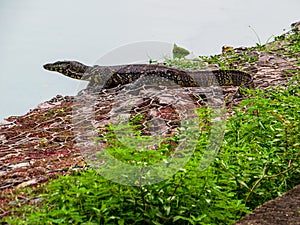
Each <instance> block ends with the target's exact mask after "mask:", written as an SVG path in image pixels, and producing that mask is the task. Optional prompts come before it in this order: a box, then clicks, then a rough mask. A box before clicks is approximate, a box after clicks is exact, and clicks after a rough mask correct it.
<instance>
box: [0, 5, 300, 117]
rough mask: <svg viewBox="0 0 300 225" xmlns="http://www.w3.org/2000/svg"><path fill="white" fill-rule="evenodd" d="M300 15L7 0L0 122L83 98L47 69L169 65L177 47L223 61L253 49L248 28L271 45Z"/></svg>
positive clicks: (271, 9) (254, 9)
mask: <svg viewBox="0 0 300 225" xmlns="http://www.w3.org/2000/svg"><path fill="white" fill-rule="evenodd" d="M299 9H300V1H299V0H289V1H282V0H251V1H241V0H210V1H204V0H203V1H202V0H186V1H177V0H126V1H121V0H118V1H117V0H110V1H104V0H87V1H80V0H63V1H62V0H51V1H38V0H26V1H19V0H1V2H0V29H1V35H0V68H1V69H0V81H1V82H0V89H1V95H0V102H1V110H0V120H2V119H3V118H6V117H8V116H10V115H22V114H24V113H26V112H28V111H29V109H31V108H33V107H35V106H36V105H37V104H38V103H41V102H43V101H45V100H49V99H51V98H52V97H53V96H55V95H57V94H62V95H75V94H76V93H77V91H78V90H79V87H80V86H82V84H81V85H80V83H81V81H76V80H72V79H70V78H67V77H64V76H61V75H59V74H57V73H50V72H47V71H45V70H43V68H42V65H43V64H44V63H46V62H52V61H56V60H64V59H72V60H78V61H81V62H83V63H86V64H94V63H95V62H99V63H103V64H117V63H120V62H125V63H130V62H141V61H142V60H149V59H150V58H151V59H156V58H159V57H164V56H165V55H167V54H168V53H169V52H168V51H169V50H170V49H169V48H168V46H171V45H172V43H174V42H175V43H177V44H178V45H180V46H183V47H185V48H187V49H189V50H191V51H193V53H194V55H210V54H217V53H220V51H221V47H222V46H223V45H232V46H235V47H238V46H251V45H255V43H256V42H258V39H257V37H256V35H255V33H254V32H253V30H252V29H250V28H249V26H251V27H252V28H253V29H254V30H255V31H256V33H257V34H258V36H259V38H260V41H261V42H262V43H265V42H266V41H267V40H268V39H269V38H270V37H272V35H278V34H281V33H282V32H283V29H289V25H290V24H291V23H292V22H295V21H297V20H300V17H299ZM145 41H147V42H146V43H147V44H146V46H147V47H148V48H146V49H145V48H143V47H145V45H143V44H142V45H140V43H145ZM132 43H135V44H132ZM166 43H169V44H166ZM128 44H129V47H131V48H126V46H127V45H128ZM120 46H123V48H121V50H120V51H119V50H116V49H118V47H120ZM113 49H114V51H113V53H114V54H112V53H111V54H107V53H109V52H111V50H113ZM126 49H127V50H126ZM151 49H152V50H151ZM153 49H154V50H153ZM124 50H125V51H124ZM157 50H159V51H157ZM115 53H117V54H115ZM119 53H120V54H119ZM103 56H105V57H103Z"/></svg>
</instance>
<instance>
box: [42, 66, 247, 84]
mask: <svg viewBox="0 0 300 225" xmlns="http://www.w3.org/2000/svg"><path fill="white" fill-rule="evenodd" d="M44 68H45V69H47V70H50V71H56V72H59V73H62V74H64V75H66V76H69V77H72V78H75V79H81V80H89V81H90V84H89V86H95V85H100V86H102V87H103V88H113V87H116V86H118V85H124V84H128V83H132V82H134V81H136V80H138V79H139V78H142V77H145V78H146V79H147V77H149V79H150V77H151V79H155V78H165V79H167V80H170V81H172V82H174V83H175V84H177V85H180V86H183V87H198V86H211V85H220V86H230V85H233V86H241V87H246V88H253V81H252V77H251V75H249V74H247V73H245V72H241V71H236V70H213V71H193V72H189V71H186V70H183V69H179V68H173V67H167V66H161V65H154V64H132V65H124V66H98V65H96V66H93V67H90V66H86V65H84V64H82V63H79V62H76V61H58V62H55V63H51V64H46V65H44ZM159 80H160V79H157V80H156V81H157V84H160V83H159Z"/></svg>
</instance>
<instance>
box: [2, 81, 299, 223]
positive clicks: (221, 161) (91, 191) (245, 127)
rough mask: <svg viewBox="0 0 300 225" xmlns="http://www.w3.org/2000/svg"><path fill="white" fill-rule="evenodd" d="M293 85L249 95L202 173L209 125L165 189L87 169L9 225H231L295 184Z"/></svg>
mask: <svg viewBox="0 0 300 225" xmlns="http://www.w3.org/2000/svg"><path fill="white" fill-rule="evenodd" d="M296 82H299V76H298V78H297V79H296V78H295V79H294V82H291V84H290V85H289V87H288V88H279V87H278V88H277V89H276V90H273V91H260V90H256V91H253V90H252V91H248V94H249V95H250V96H251V97H250V96H249V98H248V99H246V100H244V101H243V102H242V103H241V105H240V106H239V107H237V108H235V109H234V115H233V116H231V117H230V118H228V123H227V130H226V134H225V139H224V143H223V146H222V148H221V150H220V152H219V154H218V156H217V158H216V159H215V161H214V162H213V164H211V166H210V167H208V168H207V169H206V170H205V171H200V170H199V160H200V158H201V157H202V152H203V149H205V146H206V144H207V137H208V135H209V129H208V126H209V125H208V124H207V123H203V124H202V125H201V126H202V128H203V129H202V130H203V132H202V135H201V136H200V139H199V144H198V146H197V149H196V151H195V153H194V156H193V157H192V158H191V160H190V161H189V162H188V163H187V165H186V166H185V167H184V168H182V169H180V171H179V172H177V173H176V174H175V175H173V176H172V177H171V178H170V179H168V180H166V181H164V182H160V183H157V184H154V185H150V186H144V187H131V186H123V185H119V184H116V183H113V182H111V181H108V180H106V179H104V178H103V177H101V176H100V175H98V174H97V173H96V172H95V171H94V170H92V169H89V170H86V171H82V172H78V173H75V174H73V175H72V176H70V175H67V176H64V177H59V178H58V179H56V180H53V181H51V182H50V183H49V184H47V185H45V186H44V187H43V188H42V190H43V192H44V193H43V195H42V196H43V198H42V199H43V201H42V202H41V203H39V205H38V207H37V206H36V205H34V204H32V205H29V206H28V207H27V208H25V209H24V208H22V210H21V211H20V213H21V214H22V216H23V217H21V218H18V217H14V218H13V217H11V218H9V219H8V218H7V219H6V220H7V221H9V222H10V223H11V224H22V223H25V224H231V223H233V222H234V221H236V220H238V219H239V218H240V217H241V216H243V215H245V214H246V213H248V212H250V210H253V209H254V208H255V207H257V206H259V205H261V204H263V203H264V202H266V201H267V200H270V199H273V198H275V197H276V196H278V195H279V194H282V193H284V192H286V191H287V190H289V189H291V188H292V187H294V186H295V185H297V184H299V177H300V169H299V154H300V124H299V123H300V111H299V109H300V101H299V96H300V88H299V86H298V85H297V83H296ZM207 110H208V109H203V110H202V111H201V110H200V112H199V113H200V114H201V115H202V117H207V115H208V114H209V113H208V111H207ZM205 126H206V127H205ZM124 151H125V152H126V149H125V150H124ZM129 153H130V152H129ZM123 154H124V153H123ZM123 154H120V155H119V157H122V155H123ZM124 155H125V156H126V154H124ZM125 156H124V157H125Z"/></svg>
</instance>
